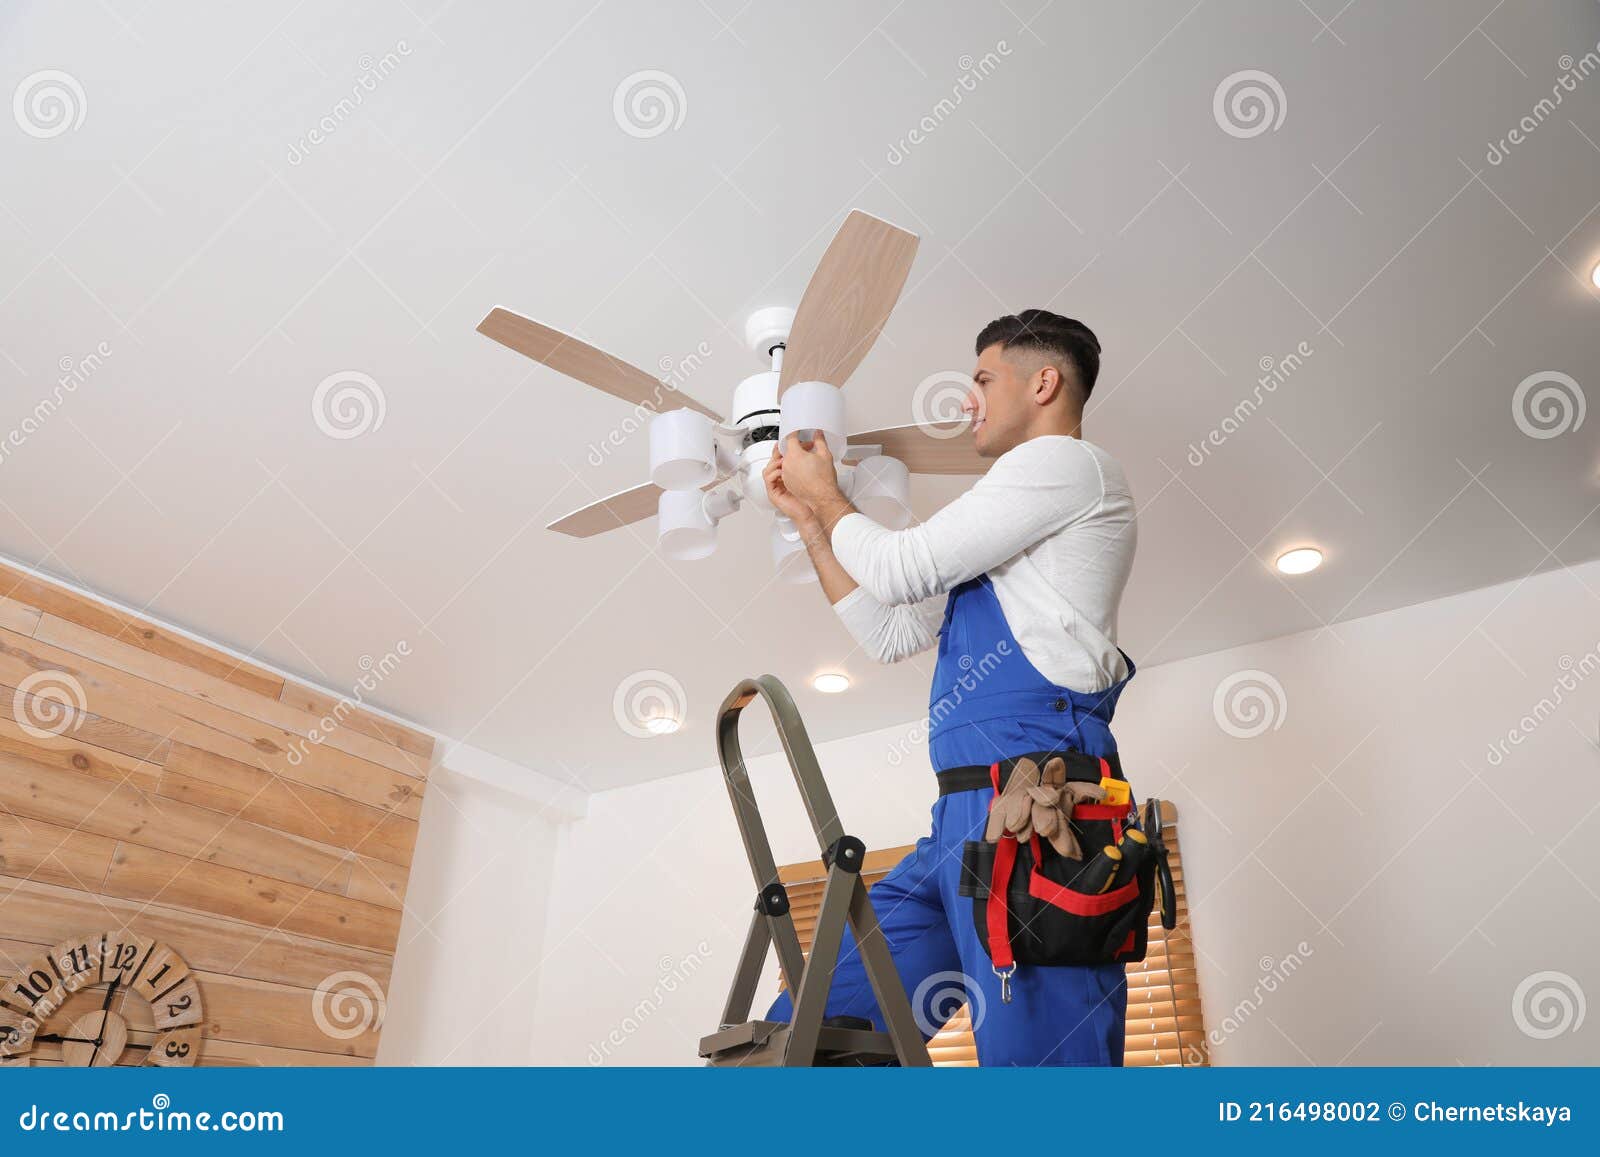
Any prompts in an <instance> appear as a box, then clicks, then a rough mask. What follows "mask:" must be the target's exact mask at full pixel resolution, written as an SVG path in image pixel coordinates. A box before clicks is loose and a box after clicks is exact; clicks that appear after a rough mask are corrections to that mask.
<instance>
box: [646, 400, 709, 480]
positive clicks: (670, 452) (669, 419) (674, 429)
mask: <svg viewBox="0 0 1600 1157" xmlns="http://www.w3.org/2000/svg"><path fill="white" fill-rule="evenodd" d="M716 476H717V448H716V439H715V437H714V436H713V435H712V432H711V419H710V418H708V417H706V416H705V415H704V414H702V413H700V412H699V411H697V410H668V411H667V412H666V413H664V414H657V415H656V416H655V417H654V418H651V419H650V481H652V482H654V483H655V484H656V485H657V486H659V487H661V489H663V490H694V491H698V490H699V489H700V487H702V486H704V485H705V484H706V483H707V482H710V481H711V480H712V479H713V478H715V477H716Z"/></svg>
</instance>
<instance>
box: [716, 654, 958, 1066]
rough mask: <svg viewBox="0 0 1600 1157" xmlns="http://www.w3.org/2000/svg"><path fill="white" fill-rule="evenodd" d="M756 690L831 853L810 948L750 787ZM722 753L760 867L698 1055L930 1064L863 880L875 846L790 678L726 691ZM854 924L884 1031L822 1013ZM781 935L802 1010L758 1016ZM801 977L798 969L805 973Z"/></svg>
mask: <svg viewBox="0 0 1600 1157" xmlns="http://www.w3.org/2000/svg"><path fill="white" fill-rule="evenodd" d="M757 696H760V697H761V698H763V699H765V700H766V701H767V707H768V709H769V710H770V711H771V712H772V722H773V724H774V726H775V727H776V728H777V731H778V738H779V740H780V741H781V742H782V744H783V750H784V754H785V755H786V756H787V757H788V759H789V768H790V770H791V771H793V772H794V778H795V783H796V784H798V785H799V788H800V798H801V800H802V801H803V802H804V803H805V807H806V813H807V815H809V816H810V819H811V826H812V829H813V830H814V831H815V832H816V835H817V844H818V846H819V847H820V848H821V849H822V861H823V864H824V865H825V866H826V868H827V881H826V883H825V884H824V885H823V891H822V907H821V910H820V911H819V913H818V915H817V925H816V932H815V934H814V935H813V937H812V943H811V955H810V956H809V957H806V956H804V955H803V953H802V952H801V949H800V937H799V935H798V933H797V932H796V931H795V925H794V917H793V915H792V914H791V913H790V911H789V895H788V892H787V890H786V889H785V888H784V886H783V882H782V881H781V880H780V879H779V878H778V867H777V864H776V863H775V862H774V860H773V857H772V846H771V845H770V844H769V843H768V841H767V832H766V828H765V827H764V826H763V825H762V822H761V813H760V811H759V809H758V808H757V807H756V802H755V796H754V795H753V794H752V793H751V789H750V775H749V772H748V771H747V770H746V768H745V763H744V755H743V753H742V752H741V751H740V748H739V714H740V712H742V711H743V710H744V709H745V707H746V706H748V705H749V703H750V702H751V701H752V700H754V699H755V698H756V697H757ZM717 758H718V760H719V761H720V762H721V764H722V774H723V777H724V779H725V780H726V782H727V785H728V798H729V799H730V800H731V801H732V802H733V814H734V818H735V819H736V820H737V821H738V824H739V834H740V835H741V836H742V837H743V839H744V849H745V854H746V856H748V857H749V860H750V869H751V871H752V872H753V873H754V875H755V883H756V902H755V912H754V915H753V916H752V917H751V920H750V932H749V935H748V936H747V937H746V938H745V943H744V951H743V952H742V953H741V954H740V957H739V964H738V968H737V970H736V971H735V973H734V978H733V987H732V989H731V990H730V991H729V993H728V1000H727V1003H726V1004H725V1005H724V1006H723V1011H722V1020H721V1027H720V1028H719V1029H718V1030H717V1031H716V1032H714V1033H712V1034H711V1035H709V1036H706V1037H703V1038H701V1041H700V1055H701V1056H702V1057H705V1058H706V1063H707V1064H709V1065H716V1066H777V1065H788V1066H813V1065H883V1064H893V1063H895V1062H898V1063H899V1064H901V1065H903V1066H908V1067H909V1066H924V1067H925V1066H928V1065H930V1064H931V1063H932V1061H931V1060H930V1059H929V1057H928V1048H927V1046H926V1045H925V1044H924V1043H923V1041H922V1034H921V1032H920V1031H919V1030H918V1027H917V1022H916V1019H915V1017H914V1016H913V1015H912V1011H911V1002H910V1001H909V1000H908V999H907V998H906V991H905V987H904V986H903V985H902V984H901V983H900V975H899V973H898V972H896V971H895V966H894V960H893V958H892V957H891V956H890V954H889V945H888V943H887V942H886V941H885V940H884V938H883V934H882V932H881V931H880V930H879V928H878V917H877V914H876V913H875V912H874V911H873V907H872V901H871V899H870V898H869V897H868V895H867V886H866V884H865V883H863V882H862V879H861V866H862V862H863V861H864V860H865V858H866V845H865V844H863V843H862V842H861V841H860V840H859V839H857V838H856V837H854V836H849V835H846V834H845V830H844V826H843V825H842V824H841V823H840V822H839V816H838V813H837V812H836V811H835V810H834V806H833V797H832V796H831V795H830V794H829V792H828V785H827V782H826V781H825V780H824V779H823V777H822V769H821V767H819V766H818V764H817V754H816V752H815V751H814V750H813V749H812V747H811V740H810V739H809V738H808V737H807V735H806V729H805V724H803V723H802V722H801V721H800V712H799V711H798V710H797V709H796V708H795V705H794V700H793V699H792V698H791V697H790V695H789V692H788V690H787V688H785V687H784V685H783V684H782V683H780V682H779V681H778V680H777V679H776V678H775V677H774V676H772V675H762V676H760V677H759V678H755V679H746V680H744V681H743V682H741V683H740V684H739V685H738V686H737V687H735V688H734V689H733V690H732V691H731V692H729V694H728V697H727V698H726V699H724V700H723V701H722V706H721V707H720V708H719V709H718V711H717ZM847 923H848V924H849V926H850V929H851V931H852V932H853V933H854V934H855V938H856V945H857V951H858V952H859V953H860V956H861V962H862V965H863V966H864V967H865V970H866V974H867V980H868V982H869V983H870V984H871V986H872V992H873V995H874V996H876V997H877V1000H878V1008H879V1010H880V1011H881V1013H882V1015H883V1019H884V1023H885V1025H886V1026H887V1029H888V1031H887V1032H878V1031H877V1030H875V1029H874V1028H873V1027H872V1025H871V1023H870V1022H868V1021H866V1020H859V1021H852V1022H851V1023H848V1024H846V1023H840V1022H839V1020H838V1019H836V1020H834V1021H829V1022H825V1021H824V1020H823V1010H824V1008H825V1006H826V1005H827V1002H828V990H829V987H830V986H831V984H832V980H833V973H834V969H835V967H836V966H837V964H838V959H839V949H840V945H841V943H842V939H843V936H844V929H845V925H846V924H847ZM774 944H775V945H776V946H777V950H778V964H779V966H780V967H781V968H782V970H783V975H784V976H785V977H786V978H787V979H788V982H789V984H790V987H791V990H792V992H793V993H794V1015H793V1019H792V1020H790V1021H789V1022H788V1023H784V1022H781V1021H770V1020H750V1019H749V1017H750V1006H751V1002H752V1001H753V1000H754V999H755V995H756V987H757V986H758V985H759V984H760V982H761V971H762V967H763V966H764V965H765V963H766V959H767V949H768V948H769V947H770V946H772V945H774ZM797 978H798V979H797Z"/></svg>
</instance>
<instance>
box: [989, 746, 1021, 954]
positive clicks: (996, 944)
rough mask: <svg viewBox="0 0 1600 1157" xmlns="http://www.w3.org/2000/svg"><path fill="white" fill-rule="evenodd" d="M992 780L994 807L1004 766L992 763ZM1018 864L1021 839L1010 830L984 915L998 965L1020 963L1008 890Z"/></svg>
mask: <svg viewBox="0 0 1600 1157" xmlns="http://www.w3.org/2000/svg"><path fill="white" fill-rule="evenodd" d="M989 782H990V783H992V784H994V796H993V797H992V798H990V800H989V810H991V811H993V810H994V805H995V800H997V799H999V798H1000V765H999V764H998V763H993V764H990V765H989ZM1016 864H1017V838H1016V837H1015V836H1013V835H1012V834H1011V833H1010V832H1006V833H1004V834H1003V835H1001V837H1000V842H999V843H998V844H996V845H995V849H994V873H993V875H992V876H991V877H990V879H989V903H988V905H987V907H986V908H985V910H984V916H985V920H986V923H987V924H988V930H989V956H990V958H991V959H993V960H994V965H995V967H996V968H1010V967H1011V966H1012V965H1013V964H1015V963H1016V960H1015V958H1014V957H1013V956H1012V955H1011V928H1010V925H1009V921H1008V913H1007V910H1006V889H1007V888H1009V887H1010V886H1011V870H1012V869H1013V868H1014V867H1016Z"/></svg>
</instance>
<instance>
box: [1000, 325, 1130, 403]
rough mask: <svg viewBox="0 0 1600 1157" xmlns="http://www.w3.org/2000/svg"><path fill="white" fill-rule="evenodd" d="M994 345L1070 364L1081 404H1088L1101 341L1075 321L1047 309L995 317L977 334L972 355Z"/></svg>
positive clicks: (1098, 368)
mask: <svg viewBox="0 0 1600 1157" xmlns="http://www.w3.org/2000/svg"><path fill="white" fill-rule="evenodd" d="M996 344H998V345H999V346H1000V348H1001V349H1003V350H1031V351H1033V352H1035V353H1044V354H1054V355H1055V356H1056V357H1058V358H1060V359H1062V360H1063V361H1066V362H1070V363H1071V364H1072V368H1073V369H1074V370H1075V371H1077V375H1078V384H1079V385H1080V386H1081V387H1082V389H1083V400H1084V401H1088V399H1089V392H1090V391H1091V390H1093V389H1094V380H1095V378H1097V377H1099V376H1100V339H1099V338H1097V337H1095V336H1094V331H1093V330H1092V329H1090V328H1089V327H1088V326H1086V325H1084V324H1083V322H1081V321H1078V320H1077V319H1076V318H1071V317H1062V316H1061V315H1060V314H1059V313H1051V312H1050V311H1049V310H1046V309H1025V310H1023V311H1022V312H1021V313H1014V314H1010V315H1008V316H1006V317H1001V318H996V319H995V320H994V321H991V322H990V323H989V324H988V325H986V326H984V327H983V332H982V333H980V334H978V348H977V349H976V350H975V351H974V352H975V353H978V354H982V353H983V351H984V350H986V349H988V348H989V347H990V346H992V345H996Z"/></svg>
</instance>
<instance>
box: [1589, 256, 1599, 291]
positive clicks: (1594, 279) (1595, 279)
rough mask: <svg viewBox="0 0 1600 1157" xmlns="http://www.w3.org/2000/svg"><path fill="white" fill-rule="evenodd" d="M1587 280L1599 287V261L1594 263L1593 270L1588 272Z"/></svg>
mask: <svg viewBox="0 0 1600 1157" xmlns="http://www.w3.org/2000/svg"><path fill="white" fill-rule="evenodd" d="M1589 280H1590V281H1592V282H1594V284H1595V287H1596V288H1597V289H1600V262H1597V263H1596V264H1595V267H1594V270H1593V272H1591V273H1590V274H1589Z"/></svg>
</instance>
